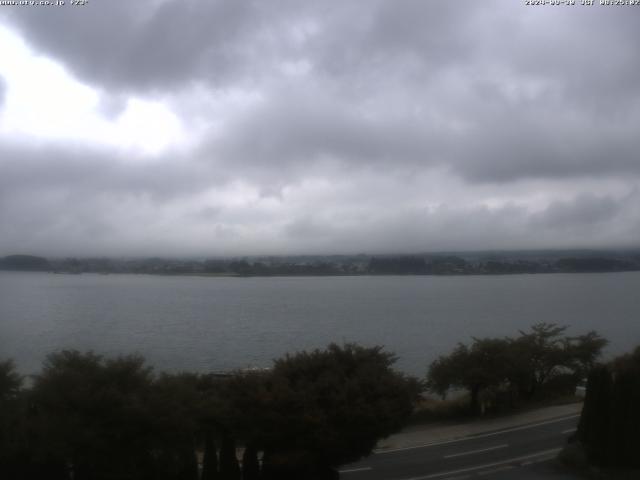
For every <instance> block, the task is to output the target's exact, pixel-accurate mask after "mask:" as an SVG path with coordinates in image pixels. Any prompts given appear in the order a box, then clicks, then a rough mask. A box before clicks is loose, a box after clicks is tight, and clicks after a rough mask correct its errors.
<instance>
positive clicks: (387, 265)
mask: <svg viewBox="0 0 640 480" xmlns="http://www.w3.org/2000/svg"><path fill="white" fill-rule="evenodd" d="M0 270H13V271H41V272H54V273H75V274H78V273H143V274H168V275H172V274H173V275H223V276H224V275H227V276H286V275H298V276H303V275H305V276H307V275H308V276H337V275H504V274H518V273H590V272H626V271H640V251H638V250H624V251H610V250H603V251H584V250H575V251H532V252H528V251H520V252H491V253H487V252H479V253H478V252H475V253H474V252H467V253H450V254H414V255H373V256H372V255H364V254H360V255H300V256H255V257H238V258H201V259H175V258H173V259H172V258H159V257H153V258H138V259H119V258H97V257H95V258H76V257H69V258H45V257H39V256H34V255H9V256H5V257H0Z"/></svg>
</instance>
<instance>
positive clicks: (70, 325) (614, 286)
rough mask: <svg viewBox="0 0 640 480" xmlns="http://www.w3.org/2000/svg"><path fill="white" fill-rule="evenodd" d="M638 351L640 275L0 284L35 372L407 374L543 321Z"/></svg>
mask: <svg viewBox="0 0 640 480" xmlns="http://www.w3.org/2000/svg"><path fill="white" fill-rule="evenodd" d="M541 321H545V322H555V323H559V324H563V325H570V326H571V328H570V329H569V331H568V333H570V334H580V333H583V332H586V331H588V330H592V329H594V330H597V331H598V332H600V333H601V334H602V335H604V336H605V337H606V338H608V339H609V340H610V341H611V344H610V346H609V347H608V349H607V354H608V355H612V354H618V353H621V352H624V351H628V350H630V349H631V348H632V347H634V346H635V345H638V344H640V273H638V272H632V273H611V274H553V275H552V274H550V275H542V274H540V275H509V276H447V277H433V276H425V277H414V276H406V277H405V276H402V277H395V276H384V277H375V276H373V277H368V276H361V277H303V278H300V277H296V278H294V277H280V278H278V277H275V278H232V277H228V278H211V277H169V276H146V275H90V274H84V275H55V274H46V273H13V272H0V359H2V358H6V357H10V358H13V359H14V360H15V361H16V363H17V364H18V367H19V369H20V370H21V371H22V372H24V373H29V372H36V371H37V370H38V369H39V366H40V364H41V362H42V360H43V358H44V356H45V355H46V354H47V353H50V352H52V351H54V350H57V349H62V348H76V349H81V350H88V349H92V350H94V351H96V352H100V353H109V354H113V353H132V352H138V353H141V354H143V355H144V356H145V357H146V358H147V359H148V360H149V362H150V363H151V364H153V365H154V366H155V367H156V368H157V369H160V370H164V369H166V370H172V371H176V370H181V369H185V370H198V371H209V370H227V369H235V368H244V367H247V366H268V365H270V363H271V360H272V359H273V358H276V357H278V356H280V355H282V354H284V353H286V352H293V351H296V350H301V349H310V348H315V347H324V346H326V345H327V344H328V343H330V342H339V343H340V342H352V341H353V342H358V343H361V344H364V345H384V346H385V347H386V348H387V349H388V350H390V351H393V352H395V353H397V354H398V356H399V357H400V359H399V361H398V363H397V367H398V368H399V369H401V370H404V371H406V372H408V373H412V374H416V375H422V374H424V372H425V371H426V368H427V365H428V363H429V362H430V361H431V360H433V359H434V358H435V357H436V356H437V355H439V354H442V353H446V352H447V351H449V350H450V349H451V348H452V347H454V346H455V344H456V342H458V341H468V340H469V339H470V338H471V337H472V336H479V337H482V336H503V335H516V334H517V332H518V329H526V328H528V327H529V326H530V325H532V324H534V323H536V322H541Z"/></svg>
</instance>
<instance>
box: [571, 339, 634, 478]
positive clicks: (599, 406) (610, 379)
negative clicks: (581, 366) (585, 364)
mask: <svg viewBox="0 0 640 480" xmlns="http://www.w3.org/2000/svg"><path fill="white" fill-rule="evenodd" d="M638 405H640V347H638V348H636V350H635V351H634V352H633V353H632V354H629V355H623V356H622V357H619V358H617V359H616V360H614V361H613V362H612V363H611V364H609V365H605V366H601V367H599V368H596V369H594V370H593V371H592V372H591V374H590V375H589V381H588V383H587V392H586V396H585V402H584V407H583V410H582V415H581V417H580V423H579V425H578V432H577V435H576V438H577V439H578V440H579V441H580V442H581V444H582V445H583V447H584V449H585V451H586V454H587V458H588V459H589V461H590V462H591V463H593V464H595V465H599V466H605V467H623V468H640V433H639V432H640V410H638Z"/></svg>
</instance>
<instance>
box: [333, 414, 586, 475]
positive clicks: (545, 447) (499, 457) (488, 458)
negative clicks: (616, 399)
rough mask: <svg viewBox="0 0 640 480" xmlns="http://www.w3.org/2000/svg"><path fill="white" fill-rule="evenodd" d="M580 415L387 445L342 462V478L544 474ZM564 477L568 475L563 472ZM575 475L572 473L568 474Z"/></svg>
mask: <svg viewBox="0 0 640 480" xmlns="http://www.w3.org/2000/svg"><path fill="white" fill-rule="evenodd" d="M578 418H579V415H571V416H568V417H562V418H555V419H550V420H546V421H542V422H538V423H533V424H529V425H522V426H517V427H512V428H507V429H504V430H499V431H493V432H486V433H482V434H480V435H475V436H471V437H465V438H462V439H457V440H450V441H446V442H437V443H432V444H428V445H423V446H417V447H410V448H401V449H395V450H393V449H392V450H386V451H381V452H378V453H375V454H373V455H371V456H370V457H368V458H367V459H365V460H363V461H361V462H358V463H354V464H351V465H347V466H344V467H342V468H341V470H340V472H341V473H340V478H341V479H344V480H431V479H434V480H463V479H473V478H478V479H479V478H482V479H491V480H498V479H500V480H503V479H518V480H520V479H525V478H526V479H528V478H531V479H535V478H546V475H545V474H541V473H540V472H541V471H544V470H545V468H548V466H547V467H545V466H544V464H545V463H546V462H550V460H552V459H553V458H555V456H556V455H557V453H558V452H559V451H560V449H561V448H562V447H563V446H564V445H565V444H566V441H567V438H568V437H569V435H571V433H573V432H574V431H575V428H576V425H577V422H578ZM562 478H565V477H562ZM567 478H571V477H567Z"/></svg>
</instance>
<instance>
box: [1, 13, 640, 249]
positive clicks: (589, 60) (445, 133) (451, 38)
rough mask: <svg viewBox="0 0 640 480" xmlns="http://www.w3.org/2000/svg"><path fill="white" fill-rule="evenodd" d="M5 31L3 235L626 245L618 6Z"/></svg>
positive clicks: (633, 176) (266, 243)
mask: <svg viewBox="0 0 640 480" xmlns="http://www.w3.org/2000/svg"><path fill="white" fill-rule="evenodd" d="M0 40H2V42H1V44H2V45H4V50H2V49H3V47H0V109H1V110H0V231H1V232H2V235H1V236H0V254H8V253H14V252H16V251H18V250H19V251H26V250H28V251H33V252H40V253H43V254H51V255H69V254H83V255H89V254H104V255H113V254H125V255H129V254H130V255H146V254H161V255H164V254H167V255H168V254H171V255H219V254H252V253H256V254H259V253H288V252H296V253H302V252H318V253H324V252H327V253H329V252H345V253H347V252H392V251H428V250H454V249H495V248H545V247H552V248H557V247H607V246H636V245H637V238H638V234H639V233H640V208H639V207H638V206H637V205H640V202H638V195H639V194H638V192H639V184H640V161H639V160H638V158H637V156H638V151H639V149H638V147H639V146H640V135H638V127H637V126H638V125H640V93H639V91H638V88H637V85H638V82H637V81H638V78H639V75H640V57H639V56H638V55H637V49H636V48H635V46H636V45H638V44H639V43H640V17H639V16H638V15H637V12H636V11H635V9H634V8H632V7H619V8H615V7H610V6H609V7H606V6H599V5H596V6H593V7H584V6H580V5H576V6H574V7H565V8H560V7H551V6H548V7H539V8H532V7H526V6H524V5H521V4H520V3H518V2H509V1H506V0H505V1H488V2H474V1H471V0H469V1H462V2H423V1H418V0H398V1H395V2H386V1H381V0H379V1H366V2H365V1H356V0H346V1H344V0H343V1H340V2H338V1H336V2H333V1H330V2H322V3H318V2H306V1H299V0H295V1H294V0H276V1H274V2H268V3H266V2H259V1H247V2H235V1H230V0H229V1H226V0H225V1H221V0H218V1H213V0H212V1H208V2H198V1H195V0H193V1H191V0H189V1H180V2H177V1H173V0H147V1H140V2H133V3H132V2H129V1H124V0H112V1H110V2H95V3H91V4H90V5H88V6H86V7H82V8H81V7H70V6H65V7H48V8H44V7H8V6H7V7H4V8H3V9H2V11H0Z"/></svg>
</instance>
